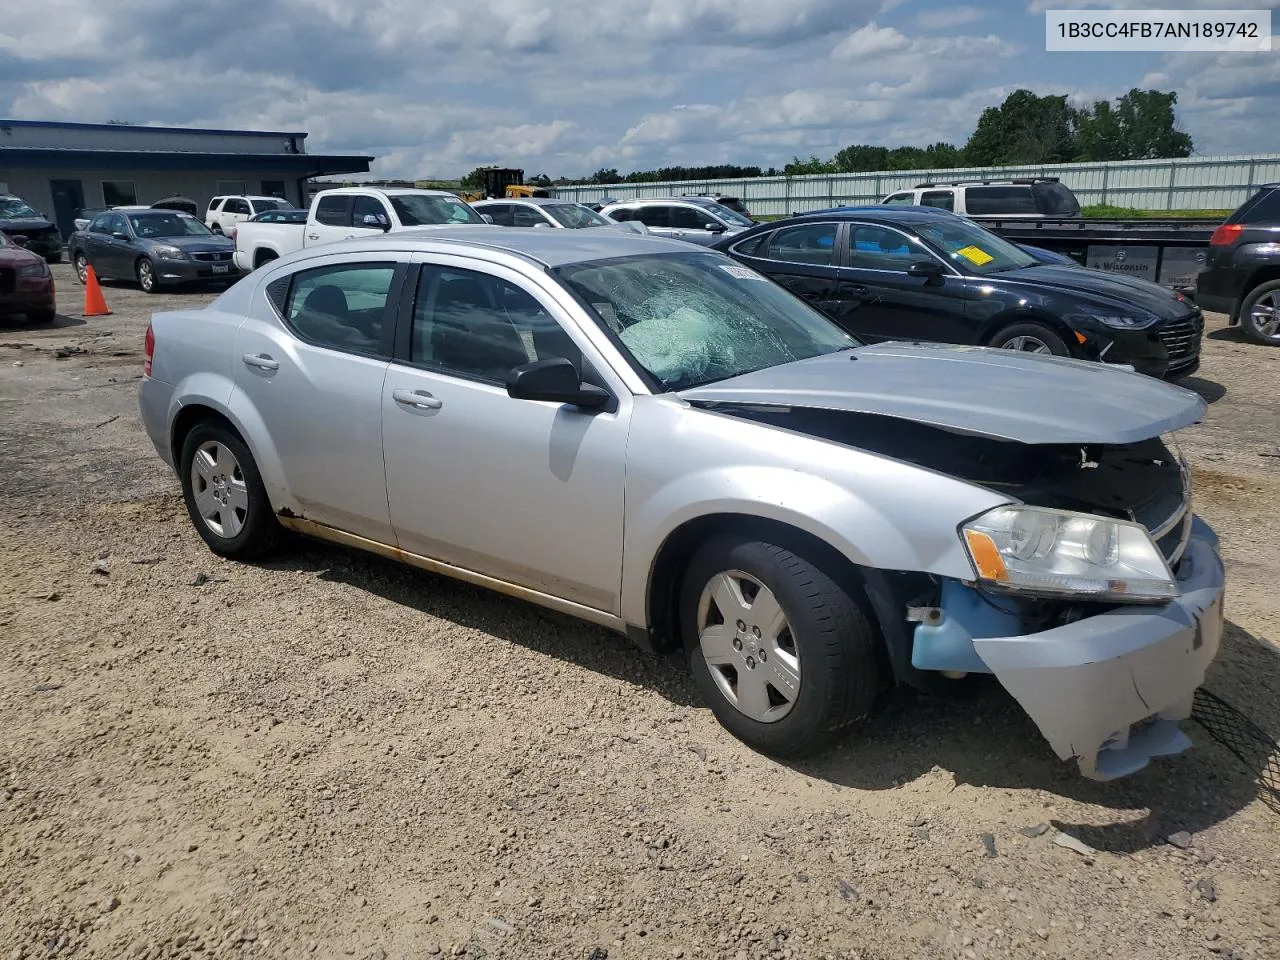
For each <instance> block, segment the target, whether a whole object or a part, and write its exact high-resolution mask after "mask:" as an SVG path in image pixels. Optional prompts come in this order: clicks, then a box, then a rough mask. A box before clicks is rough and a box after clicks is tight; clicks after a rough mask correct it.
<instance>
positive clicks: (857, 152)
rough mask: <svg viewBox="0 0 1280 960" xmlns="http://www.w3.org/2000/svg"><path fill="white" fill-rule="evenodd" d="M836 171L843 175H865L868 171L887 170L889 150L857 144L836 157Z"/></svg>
mask: <svg viewBox="0 0 1280 960" xmlns="http://www.w3.org/2000/svg"><path fill="white" fill-rule="evenodd" d="M834 162H835V165H836V169H837V170H839V171H840V172H841V173H863V172H865V171H867V170H887V169H888V166H889V148H888V147H874V146H871V145H870V144H865V143H855V144H851V145H850V146H847V147H845V148H843V149H842V150H840V151H839V152H837V153H836V155H835V161H834Z"/></svg>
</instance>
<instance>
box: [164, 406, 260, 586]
mask: <svg viewBox="0 0 1280 960" xmlns="http://www.w3.org/2000/svg"><path fill="white" fill-rule="evenodd" d="M180 456H181V459H180V460H179V469H180V479H181V481H182V498H183V500H185V501H186V504H187V513H188V514H189V515H190V517H191V522H192V523H193V524H195V528H196V532H197V533H199V534H200V537H201V539H203V540H204V542H205V543H206V544H208V545H209V549H210V550H212V551H213V552H214V553H217V554H220V555H222V556H224V557H231V558H233V559H236V560H247V559H251V558H253V557H259V556H262V555H263V554H266V553H269V552H270V551H271V550H273V549H274V548H275V547H276V546H277V544H278V543H279V540H280V525H279V524H278V523H277V522H276V518H275V515H274V514H272V512H271V503H270V501H269V500H268V499H267V490H266V487H264V486H263V483H262V475H261V474H260V473H259V472H258V465H257V464H256V463H254V461H253V455H252V454H250V453H249V448H248V447H247V446H246V445H245V443H244V441H243V440H241V439H240V437H239V436H238V435H237V434H236V433H235V431H233V430H231V429H229V428H228V427H227V426H225V425H223V424H221V423H217V422H212V421H205V422H204V423H198V424H196V426H194V427H193V428H192V429H191V432H190V433H188V434H187V436H186V439H185V440H184V441H183V442H182V453H181V455H180Z"/></svg>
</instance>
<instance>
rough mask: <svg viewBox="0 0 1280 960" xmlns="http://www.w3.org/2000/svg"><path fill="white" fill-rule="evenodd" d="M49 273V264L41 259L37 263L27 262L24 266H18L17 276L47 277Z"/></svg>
mask: <svg viewBox="0 0 1280 960" xmlns="http://www.w3.org/2000/svg"><path fill="white" fill-rule="evenodd" d="M48 275H49V265H48V264H46V263H45V262H44V261H43V260H41V261H40V262H39V263H28V264H27V265H26V266H22V267H19V268H18V276H20V277H47V276H48Z"/></svg>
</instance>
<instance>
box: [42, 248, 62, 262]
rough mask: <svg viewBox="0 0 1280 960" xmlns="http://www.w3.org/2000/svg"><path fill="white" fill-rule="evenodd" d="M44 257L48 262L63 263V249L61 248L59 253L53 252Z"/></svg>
mask: <svg viewBox="0 0 1280 960" xmlns="http://www.w3.org/2000/svg"><path fill="white" fill-rule="evenodd" d="M44 259H45V261H46V262H48V263H61V262H62V251H61V250H59V251H58V252H57V253H51V254H49V255H48V256H47V257H45V258H44Z"/></svg>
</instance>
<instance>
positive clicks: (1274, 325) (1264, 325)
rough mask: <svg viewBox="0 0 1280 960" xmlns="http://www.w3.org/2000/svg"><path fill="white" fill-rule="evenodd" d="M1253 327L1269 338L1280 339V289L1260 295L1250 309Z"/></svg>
mask: <svg viewBox="0 0 1280 960" xmlns="http://www.w3.org/2000/svg"><path fill="white" fill-rule="evenodd" d="M1249 317H1250V319H1251V320H1252V321H1253V327H1254V329H1255V330H1257V331H1258V333H1259V334H1260V335H1262V336H1264V337H1266V338H1267V339H1269V340H1280V290H1273V291H1271V293H1269V294H1267V295H1266V296H1264V297H1260V298H1259V299H1258V301H1257V303H1255V304H1254V305H1253V309H1252V310H1250V311H1249Z"/></svg>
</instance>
